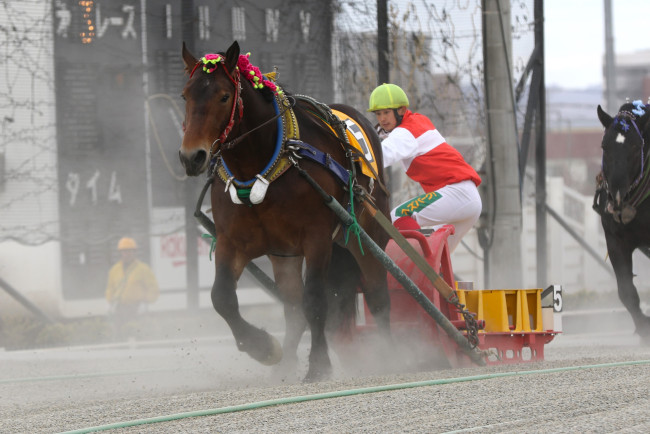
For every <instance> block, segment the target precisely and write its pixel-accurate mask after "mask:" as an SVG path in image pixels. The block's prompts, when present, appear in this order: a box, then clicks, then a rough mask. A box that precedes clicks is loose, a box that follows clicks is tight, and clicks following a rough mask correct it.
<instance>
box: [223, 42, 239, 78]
mask: <svg viewBox="0 0 650 434" xmlns="http://www.w3.org/2000/svg"><path fill="white" fill-rule="evenodd" d="M237 62H239V43H238V42H237V41H235V42H233V43H232V45H231V46H230V47H229V48H228V50H227V51H226V64H225V67H226V69H227V70H228V72H229V73H230V74H231V75H232V73H233V72H234V71H235V67H236V66H237Z"/></svg>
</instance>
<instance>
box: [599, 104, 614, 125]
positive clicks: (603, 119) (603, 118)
mask: <svg viewBox="0 0 650 434" xmlns="http://www.w3.org/2000/svg"><path fill="white" fill-rule="evenodd" d="M596 111H597V112H598V120H600V123H601V124H603V126H604V127H605V128H608V127H609V126H610V125H611V124H612V121H613V120H614V118H612V117H611V116H610V115H608V114H607V113H605V110H603V109H602V108H601V107H600V104H598V109H597V110H596Z"/></svg>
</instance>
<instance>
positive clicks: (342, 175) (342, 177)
mask: <svg viewBox="0 0 650 434" xmlns="http://www.w3.org/2000/svg"><path fill="white" fill-rule="evenodd" d="M286 143H287V147H288V148H289V149H292V150H293V151H294V153H295V154H296V155H297V156H298V157H300V158H307V159H309V160H311V161H314V162H316V163H318V164H320V165H321V166H323V167H325V168H327V169H328V170H329V171H330V172H332V174H334V175H335V176H336V177H337V178H338V180H339V181H341V182H342V183H343V185H345V186H347V185H348V183H349V182H350V173H349V172H348V170H347V169H346V168H345V167H343V166H342V165H341V164H339V163H338V162H337V161H336V160H334V159H333V158H332V156H331V155H330V154H326V153H325V152H323V151H321V150H320V149H316V148H314V147H313V146H312V145H310V144H309V143H305V142H303V141H301V140H287V142H286Z"/></svg>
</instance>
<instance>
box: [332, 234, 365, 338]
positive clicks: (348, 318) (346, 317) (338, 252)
mask: <svg viewBox="0 0 650 434" xmlns="http://www.w3.org/2000/svg"><path fill="white" fill-rule="evenodd" d="M360 282H361V270H360V269H359V266H358V265H357V262H356V260H355V259H354V257H353V256H352V254H351V253H350V252H349V251H348V250H347V249H345V248H343V247H341V246H339V245H338V244H336V243H335V244H333V246H332V260H331V262H330V269H329V272H328V282H327V283H328V288H329V291H328V300H327V301H328V313H327V330H328V332H331V333H339V332H341V333H343V334H347V332H350V331H351V329H352V327H354V326H355V320H356V314H357V288H358V287H359V284H360Z"/></svg>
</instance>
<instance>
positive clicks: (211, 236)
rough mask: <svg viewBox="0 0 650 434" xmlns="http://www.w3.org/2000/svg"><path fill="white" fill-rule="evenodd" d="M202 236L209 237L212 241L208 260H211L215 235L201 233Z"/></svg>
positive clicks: (215, 242) (215, 239) (215, 244)
mask: <svg viewBox="0 0 650 434" xmlns="http://www.w3.org/2000/svg"><path fill="white" fill-rule="evenodd" d="M201 237H202V238H210V239H211V240H212V241H211V242H210V256H209V258H210V261H212V252H214V250H215V249H216V248H217V237H215V236H213V235H210V234H201Z"/></svg>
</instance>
